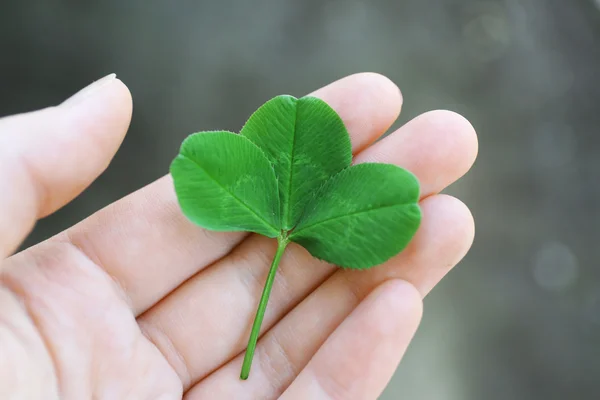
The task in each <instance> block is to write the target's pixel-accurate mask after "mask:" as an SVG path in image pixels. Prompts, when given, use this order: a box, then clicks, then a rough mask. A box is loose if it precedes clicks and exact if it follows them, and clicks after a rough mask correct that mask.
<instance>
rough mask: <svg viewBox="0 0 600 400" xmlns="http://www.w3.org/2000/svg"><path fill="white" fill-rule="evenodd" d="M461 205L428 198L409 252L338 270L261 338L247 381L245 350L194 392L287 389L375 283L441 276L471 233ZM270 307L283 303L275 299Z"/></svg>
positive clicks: (262, 393)
mask: <svg viewBox="0 0 600 400" xmlns="http://www.w3.org/2000/svg"><path fill="white" fill-rule="evenodd" d="M459 204H462V203H460V202H458V201H456V200H454V199H451V198H450V197H449V196H445V195H436V196H432V197H430V198H428V199H426V200H424V201H423V203H422V208H423V221H422V228H421V229H419V231H418V232H417V234H416V236H415V239H414V240H413V241H412V242H411V244H410V247H411V248H410V250H409V251H408V252H403V253H400V254H399V255H398V256H397V257H396V258H395V259H393V260H391V261H390V262H388V263H386V264H384V265H380V266H377V267H375V268H373V269H371V270H367V271H352V270H338V271H336V272H335V273H334V274H333V275H332V276H331V277H330V278H329V279H327V280H326V281H325V282H324V283H323V284H322V285H321V286H319V287H318V288H317V289H316V290H315V291H313V292H312V293H311V294H310V295H309V296H308V297H307V298H305V299H304V301H302V302H301V303H300V304H299V305H298V306H296V307H295V308H294V309H293V310H292V311H291V312H289V313H288V314H287V315H286V316H285V317H284V318H283V319H282V320H280V321H279V322H278V323H277V324H276V325H275V326H274V327H272V328H271V329H270V330H269V331H268V332H267V333H265V334H264V336H263V337H262V338H261V339H260V340H259V342H258V345H257V347H256V353H255V356H254V362H253V365H252V371H251V373H250V378H249V379H248V380H247V381H243V382H242V381H237V380H235V379H233V377H237V376H238V374H239V371H240V368H241V365H242V360H243V356H244V355H243V354H240V355H238V356H236V357H235V358H234V359H233V360H232V361H230V362H228V363H227V364H225V365H224V366H222V367H221V368H220V369H218V370H217V371H215V372H214V373H212V374H211V375H209V376H208V377H206V378H205V379H204V380H202V381H200V382H199V383H197V384H196V386H195V387H194V388H193V389H192V393H200V394H207V393H214V397H215V398H219V394H220V393H221V392H220V391H221V390H227V391H226V392H225V393H239V394H240V396H242V395H243V396H249V397H250V398H259V399H260V398H273V397H275V396H276V395H277V394H279V393H281V392H283V391H284V390H285V388H286V387H288V385H290V384H291V382H292V381H293V380H294V379H295V378H296V377H297V376H298V374H299V372H300V371H301V370H302V369H303V368H304V367H305V366H306V365H307V363H308V362H309V360H310V359H311V357H312V356H313V355H314V354H315V353H316V351H317V350H318V349H319V348H320V347H321V345H322V344H323V343H324V342H325V340H326V339H327V338H328V337H329V335H330V334H331V333H332V332H333V331H334V330H335V328H336V327H337V326H339V325H340V323H342V321H343V320H344V319H345V318H346V317H347V316H348V315H349V314H350V313H351V312H352V310H353V309H354V308H355V307H356V306H357V305H358V304H359V303H360V301H362V299H364V298H365V297H366V295H367V294H368V293H369V292H371V291H372V290H373V289H374V288H376V287H377V286H379V285H380V284H382V283H383V282H385V281H387V280H390V279H401V280H405V281H408V282H409V283H410V284H411V285H413V286H414V285H415V283H419V279H420V278H419V276H423V275H429V274H432V273H431V272H430V271H437V277H438V279H440V278H441V276H442V275H443V273H444V272H446V271H447V270H448V269H450V268H451V267H452V266H453V265H455V264H456V263H457V262H458V261H459V260H460V258H461V257H462V256H463V255H464V254H465V252H466V249H467V248H468V247H469V245H470V243H471V239H472V238H471V237H470V236H468V235H469V233H470V231H469V226H470V225H471V223H472V221H471V219H470V218H469V217H470V214H465V213H464V207H463V206H459ZM448 222H452V225H449V224H448ZM432 233H433V234H432ZM416 271H420V272H419V273H417V272H416ZM415 278H416V279H415ZM276 284H277V283H276ZM273 290H275V288H274V289H273ZM212 306H213V307H216V308H220V307H221V306H220V305H214V304H213V305H212ZM269 306H270V307H271V306H272V307H273V308H277V307H278V306H279V305H278V304H277V303H276V302H274V301H273V299H271V301H270V302H269ZM236 307H239V306H238V305H236ZM222 312H223V311H222ZM238 318H239V316H238ZM227 322H229V321H227ZM228 327H229V326H228ZM197 340H201V338H199V339H197ZM190 354H192V353H190ZM187 360H188V362H189V361H190V358H189V357H188V359H187ZM232 398H236V397H235V396H232Z"/></svg>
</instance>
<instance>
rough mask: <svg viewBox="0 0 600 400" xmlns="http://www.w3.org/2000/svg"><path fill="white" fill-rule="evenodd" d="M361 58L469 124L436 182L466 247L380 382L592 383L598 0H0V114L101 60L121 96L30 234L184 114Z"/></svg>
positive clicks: (212, 124)
mask: <svg viewBox="0 0 600 400" xmlns="http://www.w3.org/2000/svg"><path fill="white" fill-rule="evenodd" d="M360 71H376V72H380V73H383V74H385V75H387V76H389V77H390V78H391V79H392V80H394V81H395V82H397V83H398V85H399V86H400V87H401V88H402V91H403V94H404V98H405V105H404V109H403V113H402V116H401V118H400V120H399V121H398V123H397V124H396V125H395V127H397V126H399V125H400V124H402V123H405V122H406V121H408V120H409V119H411V118H413V117H415V116H416V115H418V114H419V113H422V112H424V111H427V110H430V109H436V108H447V109H452V110H455V111H458V112H460V113H462V114H463V115H465V116H466V117H467V118H469V119H470V120H471V121H472V123H473V125H474V126H475V127H476V129H477V131H478V132H479V138H480V153H479V159H478V160H477V162H476V164H475V167H474V169H473V170H472V172H470V173H469V174H468V175H467V176H466V177H465V178H464V179H463V180H462V181H461V182H460V183H458V184H456V185H454V186H453V187H452V188H451V189H450V190H449V192H450V193H452V194H454V195H457V196H459V197H460V198H461V199H463V200H464V201H465V202H466V203H467V204H468V205H469V206H470V207H471V208H472V210H473V214H474V216H475V220H476V227H477V234H476V239H475V243H474V246H473V249H472V251H471V252H470V253H469V254H468V255H467V257H466V258H465V260H464V261H463V262H462V263H461V264H460V265H459V266H458V267H457V268H456V269H455V270H454V271H453V272H452V273H451V274H450V275H449V276H448V278H447V279H446V280H445V281H444V282H443V283H442V284H441V285H440V286H439V287H438V289H437V290H435V291H434V293H433V294H431V295H430V296H429V297H428V298H427V299H426V300H425V307H426V308H425V310H426V311H425V316H424V320H423V324H422V326H421V328H420V330H419V332H418V334H417V337H416V340H415V342H414V344H413V345H412V347H411V348H410V350H409V352H408V354H407V356H406V358H405V361H404V362H403V363H402V365H401V366H400V368H399V369H398V371H397V374H396V376H395V377H394V379H393V381H392V382H391V383H390V385H389V387H388V389H387V390H386V392H385V393H384V394H383V395H382V397H381V398H382V399H399V398H403V399H448V400H480V399H489V400H496V399H498V400H505V399H547V400H551V399H561V400H562V399H576V400H578V399H598V398H600V265H599V262H598V260H599V259H600V246H599V245H598V240H599V239H600V129H599V126H600V107H599V103H600V0H496V1H479V0H477V1H476V0H429V1H417V0H407V1H400V0H371V1H367V0H363V1H358V0H327V1H325V0H303V1H298V0H296V1H294V0H255V1H245V0H221V1H194V2H192V1H180V2H166V1H163V2H158V1H149V0H144V1H142V0H130V1H121V0H105V1H102V2H99V1H82V0H80V1H67V0H63V1H33V0H3V1H1V2H0V116H2V115H8V114H12V113H17V112H23V111H29V110H33V109H36V108H41V107H45V106H48V105H52V104H56V103H59V102H61V101H62V100H63V99H64V98H66V97H68V96H69V95H70V94H72V93H73V92H75V91H77V90H78V89H79V88H81V87H83V86H84V85H86V84H88V83H90V82H91V81H93V80H95V79H97V78H100V77H101V76H103V75H106V74H108V73H111V72H116V73H117V74H118V76H119V77H120V78H121V79H122V80H123V81H124V82H126V83H127V85H128V86H129V88H130V89H131V91H132V93H133V98H134V102H135V111H134V117H133V122H132V126H131V130H130V133H129V135H128V137H127V139H126V140H125V143H124V145H123V147H122V149H121V150H120V152H119V153H118V155H117V157H116V159H115V161H114V162H113V164H112V165H111V166H110V168H109V169H108V171H107V172H106V173H105V174H104V175H102V177H101V178H100V179H98V181H97V182H96V183H95V184H94V185H93V186H92V187H91V188H90V189H89V190H87V191H86V192H85V193H84V194H83V195H82V196H81V197H80V198H79V199H77V200H76V201H74V202H73V203H72V204H70V205H69V206H67V207H66V208H64V209H63V210H62V211H60V212H58V213H57V214H56V215H54V216H52V217H50V218H47V219H45V220H43V221H41V222H40V224H39V225H38V227H37V228H36V230H35V231H34V233H33V234H32V235H31V237H30V239H29V241H28V244H33V243H35V242H37V241H39V240H42V239H44V238H47V237H49V236H51V235H53V234H55V233H56V232H58V231H60V230H62V229H64V228H66V227H67V226H69V225H71V224H73V223H75V222H77V221H79V220H80V219H82V218H84V217H85V216H87V215H89V214H90V213H92V212H94V211H95V210H97V209H99V208H101V207H103V206H105V205H107V204H109V203H110V202H112V201H114V200H117V199H118V198H120V197H122V196H124V195H125V194H127V193H129V192H131V191H133V190H134V189H137V188H139V187H141V186H143V185H145V184H147V183H149V182H151V181H152V180H154V179H156V178H158V177H159V176H161V175H163V174H164V173H165V172H166V171H167V169H168V165H169V162H170V161H171V159H172V157H173V156H174V155H175V154H176V152H177V149H178V145H179V143H180V141H181V140H182V139H183V138H184V136H186V135H187V134H189V133H191V132H194V131H197V130H207V129H230V130H236V131H237V130H239V128H240V127H241V125H242V124H243V122H244V121H245V119H246V118H247V117H248V116H249V114H250V113H251V112H252V111H253V110H254V109H256V108H257V107H258V106H259V105H260V104H262V103H263V102H264V101H265V100H267V99H269V98H270V97H272V96H274V95H277V94H281V93H289V94H293V95H297V96H301V95H303V94H305V93H307V92H310V91H312V90H314V89H316V88H318V87H320V86H321V85H324V84H327V83H328V82H330V81H332V80H335V79H337V78H340V77H342V76H344V75H347V74H351V73H354V72H360Z"/></svg>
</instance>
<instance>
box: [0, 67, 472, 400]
mask: <svg viewBox="0 0 600 400" xmlns="http://www.w3.org/2000/svg"><path fill="white" fill-rule="evenodd" d="M312 94H313V95H315V96H318V97H320V98H322V99H324V100H325V101H327V102H328V103H329V104H330V105H331V106H332V107H333V108H334V109H335V110H336V111H337V112H338V113H339V114H340V115H341V117H342V119H343V120H344V122H345V123H346V125H347V127H348V130H349V132H350V135H351V138H352V143H353V151H354V154H355V158H354V162H355V163H360V162H367V161H368V162H385V163H393V164H397V165H400V166H402V167H404V168H407V169H409V170H410V171H412V172H413V173H414V174H415V175H416V176H417V177H418V178H419V180H420V182H421V185H422V200H421V207H422V210H423V221H422V225H421V227H420V229H419V231H418V232H417V234H416V236H415V238H414V239H413V241H412V242H411V244H410V245H409V247H408V248H407V249H406V250H405V251H404V252H402V253H401V254H399V255H398V256H396V257H394V258H393V259H392V260H390V261H388V262H387V263H386V264H384V265H382V266H378V267H376V268H374V269H372V270H369V271H350V270H337V269H336V268H334V267H333V266H331V265H327V264H325V263H322V262H318V261H316V260H314V259H312V258H311V256H310V255H309V254H308V253H307V252H306V251H305V250H304V249H302V248H301V247H298V246H296V245H294V244H292V245H290V246H289V247H288V249H287V251H286V252H285V255H284V256H283V259H282V261H281V264H280V268H279V271H278V273H277V278H276V282H275V285H274V289H273V293H272V295H271V300H270V302H269V306H268V309H267V313H266V316H265V319H264V322H263V325H262V336H261V338H260V340H259V343H258V346H257V350H256V355H255V358H254V363H253V367H252V372H251V375H250V378H249V380H248V381H240V380H239V378H238V376H239V371H240V366H241V362H242V358H243V351H244V349H245V345H246V342H247V339H248V334H249V330H250V326H251V325H252V320H253V318H254V313H255V308H256V304H257V302H258V299H259V297H260V294H261V290H262V287H263V284H264V280H265V278H266V275H267V272H268V269H269V264H270V262H271V259H272V257H273V254H274V252H275V249H276V243H275V241H273V240H270V239H267V238H264V237H261V236H258V235H253V234H250V235H249V234H246V233H218V232H209V231H205V230H203V229H201V228H199V227H197V226H194V225H192V224H191V223H190V222H188V221H187V220H186V219H185V218H184V217H183V215H182V214H181V212H180V211H179V208H178V205H177V202H176V198H175V194H174V191H173V188H172V182H171V179H170V177H168V176H166V177H163V178H161V179H159V180H158V181H156V182H154V183H152V184H150V185H148V186H147V187H145V188H143V189H141V190H139V191H137V192H135V193H133V194H131V195H129V196H128V197H125V198H124V199H122V200H120V201H118V202H116V203H114V204H111V205H109V206H108V207H106V208H105V209H103V210H101V211H99V212H97V213H96V214H94V215H92V216H90V217H89V218H88V219H86V220H84V221H82V222H81V223H79V224H77V225H75V226H73V227H72V228H70V229H68V230H67V231H65V232H63V233H61V234H59V235H57V236H56V237H53V238H51V239H49V240H47V241H46V242H43V243H41V244H39V245H36V246H34V247H32V248H29V249H27V250H25V251H23V252H21V253H19V254H16V255H12V256H11V253H12V252H14V251H15V249H16V248H17V247H18V245H19V243H20V242H21V241H22V240H23V239H24V237H25V236H26V235H27V233H28V232H29V231H30V230H31V229H32V227H33V225H34V223H35V221H36V220H37V219H38V218H41V217H44V216H46V215H49V214H51V213H53V212H54V211H56V210H57V209H59V208H60V207H62V206H63V205H65V204H67V203H68V202H69V201H71V200H72V199H73V198H74V197H75V196H77V195H78V194H79V193H80V192H81V191H82V190H83V189H84V188H85V187H86V186H87V185H89V184H90V183H91V182H92V181H93V180H94V179H95V178H96V177H97V176H98V175H99V174H100V173H101V172H102V171H103V170H104V169H105V168H106V167H107V165H108V164H109V162H110V160H111V158H112V156H113V155H114V153H115V152H116V150H117V149H118V147H119V145H120V143H121V141H122V140H123V137H124V135H125V133H126V131H127V128H128V125H129V122H130V118H131V112H132V102H131V96H130V94H129V91H128V90H127V88H126V86H125V85H124V84H123V83H122V82H121V81H120V80H118V79H116V78H115V77H113V76H109V77H107V78H105V79H103V80H100V81H98V82H96V83H94V84H93V85H92V86H91V87H88V88H86V89H84V90H83V92H80V93H78V94H76V95H75V96H74V97H72V98H71V99H69V100H67V101H66V102H65V103H63V104H61V105H59V106H57V107H51V108H48V109H45V110H41V111H36V112H32V113H27V114H22V115H17V116H13V117H8V118H4V119H0V193H1V195H0V257H2V258H1V260H3V262H2V264H1V267H0V268H1V269H0V393H2V394H3V398H7V399H36V398H40V399H41V398H43V399H58V398H60V399H90V398H94V399H179V398H182V397H183V398H184V399H186V400H197V399H231V398H235V399H278V398H279V399H286V400H290V399H293V400H295V399H307V398H310V399H317V400H318V399H323V400H325V399H336V400H337V399H344V400H352V399H357V400H365V399H367V400H368V399H376V398H377V397H378V396H379V395H380V393H381V392H382V391H383V389H384V388H385V386H386V384H387V383H388V381H389V379H390V378H391V376H392V374H393V373H394V371H395V369H396V367H397V366H398V363H399V362H400V360H401V358H402V356H403V354H404V352H405V350H406V348H407V346H408V344H409V342H410V341H411V339H412V337H413V335H414V333H415V331H416V329H417V326H418V324H419V321H420V318H421V313H422V298H423V297H424V296H425V295H426V294H427V293H428V292H429V291H430V290H431V289H432V288H433V287H434V286H435V285H436V284H437V283H438V282H439V281H440V280H441V279H442V278H443V276H444V275H445V274H446V273H447V272H448V271H449V270H450V269H451V268H452V267H453V266H454V265H456V263H458V262H459V261H460V260H461V258H462V257H463V256H464V255H465V254H466V252H467V250H468V249H469V247H470V246H471V243H472V240H473V235H474V225H473V219H472V216H471V214H470V212H469V210H468V209H467V207H466V206H465V205H464V204H463V203H461V202H460V201H459V200H457V199H455V198H453V197H450V196H447V195H442V194H439V192H440V191H441V190H443V189H444V188H446V187H447V186H448V185H450V184H452V183H453V182H454V181H456V180H457V179H459V178H460V177H461V176H462V175H463V174H465V173H466V172H467V171H468V169H469V168H470V167H471V165H472V163H473V162H474V160H475V157H476V153H477V139H476V135H475V132H474V130H473V128H472V126H471V125H470V124H469V122H468V121H467V120H465V119H464V118H463V117H461V116H460V115H458V114H455V113H453V112H449V111H431V112H427V113H425V114H423V115H421V116H419V117H417V118H415V119H414V120H412V121H410V122H408V123H407V124H406V125H404V126H403V127H401V128H400V129H398V130H397V131H396V132H393V133H392V134H391V135H389V136H387V137H386V138H385V139H383V140H381V141H378V142H377V143H375V141H376V140H377V139H378V138H379V137H380V136H381V135H382V134H383V133H384V132H385V131H386V130H387V129H388V128H389V127H390V126H391V125H392V123H393V122H394V121H395V119H396V118H397V117H398V115H399V112H400V108H401V104H402V96H401V94H400V91H399V90H398V88H397V87H396V86H395V85H394V84H393V83H392V82H391V81H390V80H388V79H387V78H385V77H383V76H381V75H377V74H371V73H364V74H357V75H352V76H349V77H346V78H344V79H341V80H339V81H337V82H334V83H332V84H330V85H328V86H326V87H324V88H322V89H319V90H317V91H316V92H314V93H312Z"/></svg>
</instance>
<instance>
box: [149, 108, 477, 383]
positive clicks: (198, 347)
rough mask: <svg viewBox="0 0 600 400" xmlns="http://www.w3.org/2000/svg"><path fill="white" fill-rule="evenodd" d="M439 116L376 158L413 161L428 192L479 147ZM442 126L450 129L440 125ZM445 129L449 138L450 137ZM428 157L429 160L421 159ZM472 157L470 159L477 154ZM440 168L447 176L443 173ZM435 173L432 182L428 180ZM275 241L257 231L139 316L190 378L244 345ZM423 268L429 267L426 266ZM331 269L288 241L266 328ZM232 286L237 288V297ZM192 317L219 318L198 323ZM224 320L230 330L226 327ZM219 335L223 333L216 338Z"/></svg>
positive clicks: (461, 126) (456, 123) (456, 121)
mask: <svg viewBox="0 0 600 400" xmlns="http://www.w3.org/2000/svg"><path fill="white" fill-rule="evenodd" d="M439 115H440V114H439V113H436V112H432V113H428V114H426V117H427V118H425V117H421V118H419V119H417V120H416V121H417V122H416V123H418V124H421V122H419V121H423V118H425V120H428V119H429V118H433V119H435V118H438V116H439ZM450 116H451V117H450ZM441 117H442V118H445V119H446V120H445V123H443V124H442V123H434V122H429V123H427V124H422V125H419V126H422V127H423V128H424V129H423V130H421V131H419V130H418V129H416V128H415V127H414V124H415V122H414V121H413V122H409V123H408V124H407V126H406V128H407V130H404V128H400V129H399V130H398V131H397V132H395V133H394V134H393V135H392V136H393V137H394V138H393V139H392V140H393V141H395V143H394V142H389V141H388V143H389V145H395V146H398V147H400V146H410V147H411V148H412V149H414V151H412V152H400V151H399V152H394V151H390V152H389V153H386V154H382V157H380V158H379V159H378V161H379V162H387V163H393V164H399V165H403V166H405V167H406V168H408V169H410V170H411V171H412V172H413V173H414V174H415V175H416V176H417V177H418V178H419V180H420V181H421V184H422V185H423V186H424V187H425V188H426V191H425V192H424V193H423V194H425V195H429V194H431V193H435V192H439V191H441V190H442V189H444V187H445V186H446V185H447V184H450V183H451V182H453V181H454V180H455V179H458V178H459V177H460V176H461V175H463V174H464V173H465V168H467V167H466V165H465V164H464V162H463V160H462V158H461V157H464V158H468V157H472V156H471V154H473V153H474V152H473V150H472V149H473V147H476V139H475V138H474V132H473V128H472V127H471V125H470V124H469V123H468V122H466V121H465V120H464V118H462V117H460V116H458V115H457V114H448V113H441ZM439 126H444V128H445V129H444V130H441V129H438V127H439ZM396 136H397V137H398V138H401V139H397V138H396ZM446 136H451V138H448V139H446V138H445V137H446ZM378 144H379V143H378ZM375 146H377V145H375ZM375 146H372V147H375ZM437 146H446V147H448V149H445V150H439V149H437V148H436V147H437ZM376 150H377V149H376ZM379 151H380V150H379ZM370 153H371V148H369V149H367V150H365V151H363V152H362V153H360V154H359V155H358V156H357V158H360V159H363V160H364V159H368V156H369V154H370ZM428 153H436V154H439V155H440V157H437V158H429V157H428V156H427V154H428ZM363 154H366V156H364V155H363ZM384 155H385V157H386V158H384V157H383V156H384ZM373 157H374V156H373ZM423 158H426V159H427V160H428V161H429V163H428V164H424V163H422V162H421V159H423ZM457 163H458V164H459V165H458V166H457ZM469 163H472V159H471V160H469ZM437 174H439V175H441V176H442V177H443V178H438V177H437ZM431 179H432V180H433V182H430V180H431ZM459 239H460V237H459ZM275 249H276V243H274V242H273V241H272V240H269V239H267V238H264V237H261V236H258V235H253V236H251V237H250V238H249V239H248V240H246V241H245V242H244V243H243V244H242V245H241V246H239V247H237V248H236V249H235V251H234V252H232V253H231V255H230V256H229V257H227V258H226V259H223V260H221V261H220V262H218V263H216V264H215V265H214V266H213V268H210V269H209V270H206V271H203V272H202V273H201V274H199V275H197V276H195V277H193V278H192V279H190V280H188V281H187V282H186V283H185V284H184V285H182V286H181V287H180V288H178V289H177V290H176V291H174V292H173V293H172V294H171V295H170V296H169V297H168V298H166V299H164V300H163V301H162V302H161V303H159V304H158V305H157V306H156V307H155V308H153V309H152V310H150V311H149V312H148V313H147V315H144V317H143V318H142V319H141V320H140V321H141V322H142V323H144V324H145V325H146V329H147V334H148V335H150V336H151V337H153V340H155V341H156V342H157V345H158V346H159V348H161V349H162V350H163V352H164V353H165V354H166V355H167V357H168V358H169V359H171V360H172V361H173V363H176V364H178V367H176V369H178V370H179V371H180V373H181V374H182V376H185V377H188V378H189V379H190V380H191V382H194V381H197V380H199V379H202V378H203V377H204V376H206V375H207V374H208V373H209V372H211V371H212V370H214V369H215V368H217V367H218V366H220V365H221V364H222V363H224V362H226V361H227V360H229V359H231V358H232V357H234V356H235V355H237V354H238V353H239V352H240V351H242V350H243V349H244V348H245V346H246V344H247V340H248V331H249V327H250V326H251V324H252V320H253V318H254V314H255V311H256V304H258V299H259V298H260V295H261V292H262V288H263V286H264V282H265V279H266V276H267V273H268V270H269V266H270V263H271V261H272V259H273V255H274V253H275ZM422 269H423V270H425V271H427V268H426V267H423V268H422ZM333 271H334V267H333V266H330V265H327V264H325V263H321V262H318V261H317V260H315V259H314V258H312V257H311V256H310V254H309V253H308V252H307V251H306V250H304V249H303V248H301V247H300V246H297V245H295V244H291V245H290V246H288V248H287V249H286V252H285V254H284V257H283V259H282V261H281V263H280V266H279V269H278V271H277V275H276V279H277V281H276V282H275V285H274V288H273V292H272V294H271V300H270V301H269V307H268V308H267V312H266V315H265V319H264V321H263V324H262V331H263V332H264V331H265V330H267V329H268V328H269V327H270V326H272V325H273V324H274V323H275V322H276V321H277V320H278V319H280V318H281V317H282V316H283V315H284V314H285V313H286V312H288V311H289V310H290V309H291V308H292V307H293V306H295V305H296V304H297V303H298V302H300V301H301V300H302V299H303V298H304V297H305V296H306V295H307V294H308V293H310V292H311V291H312V290H313V289H314V288H315V287H316V286H318V285H319V284H320V283H321V282H323V281H324V280H325V279H326V278H327V277H328V276H330V275H331V274H332V273H333ZM232 293H235V297H234V296H232ZM174 314H176V315H179V316H180V317H181V321H186V322H185V324H183V323H173V320H172V316H173V315H174ZM199 316H202V318H199ZM190 321H215V323H214V324H206V323H205V322H204V323H202V324H200V323H197V324H195V323H193V322H190ZM223 326H226V327H227V330H223V328H222V327H223ZM215 338H218V340H216V342H214V340H215ZM203 343H211V346H210V347H208V348H204V347H203V346H204V345H203ZM177 352H179V353H181V354H189V355H190V356H189V357H188V358H187V359H186V360H185V362H181V360H180V358H179V357H177V356H175V355H174V354H175V353H177ZM196 354H202V357H196V356H195V355H196Z"/></svg>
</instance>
